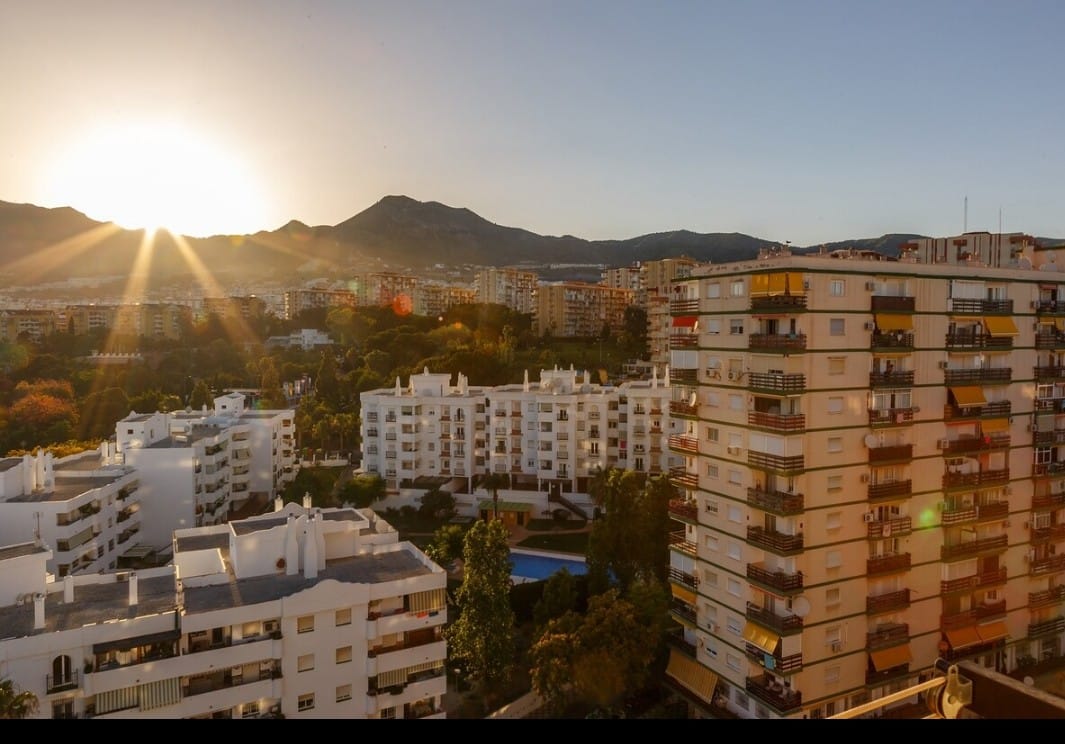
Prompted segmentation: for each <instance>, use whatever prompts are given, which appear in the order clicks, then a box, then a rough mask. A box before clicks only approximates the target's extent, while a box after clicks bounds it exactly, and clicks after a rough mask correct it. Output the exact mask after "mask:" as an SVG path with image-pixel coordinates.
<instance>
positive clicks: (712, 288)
mask: <svg viewBox="0 0 1065 744" xmlns="http://www.w3.org/2000/svg"><path fill="white" fill-rule="evenodd" d="M706 297H707V299H709V300H716V299H718V298H719V297H721V285H720V284H718V283H717V282H714V283H712V284H707V285H706Z"/></svg>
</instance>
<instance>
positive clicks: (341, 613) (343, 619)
mask: <svg viewBox="0 0 1065 744" xmlns="http://www.w3.org/2000/svg"><path fill="white" fill-rule="evenodd" d="M336 625H337V627H338V628H339V627H340V626H341V625H351V608H350V607H347V608H345V609H343V610H337V614H336Z"/></svg>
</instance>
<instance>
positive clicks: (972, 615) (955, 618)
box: [939, 599, 1006, 630]
mask: <svg viewBox="0 0 1065 744" xmlns="http://www.w3.org/2000/svg"><path fill="white" fill-rule="evenodd" d="M1005 614H1006V600H1004V599H1000V600H999V601H997V602H987V603H983V604H978V605H976V606H975V607H973V608H972V609H970V610H964V611H962V612H953V613H950V614H944V615H940V617H939V627H940V628H942V629H943V630H952V629H954V628H964V627H965V626H967V625H976V624H977V623H978V622H980V621H981V620H987V619H989V618H993V617H1002V616H1003V615H1005Z"/></svg>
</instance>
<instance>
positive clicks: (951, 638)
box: [944, 625, 983, 651]
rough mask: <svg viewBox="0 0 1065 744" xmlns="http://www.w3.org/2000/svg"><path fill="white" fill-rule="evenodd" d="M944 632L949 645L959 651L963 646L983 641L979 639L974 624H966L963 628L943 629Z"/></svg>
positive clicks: (966, 646)
mask: <svg viewBox="0 0 1065 744" xmlns="http://www.w3.org/2000/svg"><path fill="white" fill-rule="evenodd" d="M944 633H945V634H946V636H947V642H948V643H950V647H951V648H952V649H954V650H955V651H960V650H962V649H963V648H968V647H969V646H975V645H977V644H978V643H983V641H982V640H980V634H979V633H978V632H977V631H976V626H975V625H966V626H965V627H964V628H952V629H951V630H947V631H944Z"/></svg>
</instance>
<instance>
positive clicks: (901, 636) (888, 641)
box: [865, 623, 910, 651]
mask: <svg viewBox="0 0 1065 744" xmlns="http://www.w3.org/2000/svg"><path fill="white" fill-rule="evenodd" d="M909 639H910V625H909V623H885V624H883V625H878V626H877V628H876V630H874V631H872V632H869V633H866V634H865V649H866V650H867V651H876V650H877V649H880V648H890V647H891V646H898V645H899V644H900V643H905V642H906V641H908V640H909Z"/></svg>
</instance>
